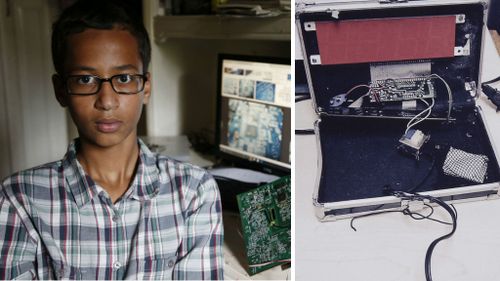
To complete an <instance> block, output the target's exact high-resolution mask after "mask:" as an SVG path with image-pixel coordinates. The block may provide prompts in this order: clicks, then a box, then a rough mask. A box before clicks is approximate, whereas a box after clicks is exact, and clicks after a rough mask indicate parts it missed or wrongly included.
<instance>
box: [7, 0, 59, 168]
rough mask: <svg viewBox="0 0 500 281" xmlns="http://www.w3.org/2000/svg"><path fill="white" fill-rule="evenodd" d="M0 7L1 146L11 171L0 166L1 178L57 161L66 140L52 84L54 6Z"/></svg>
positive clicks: (23, 0)
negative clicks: (6, 154)
mask: <svg viewBox="0 0 500 281" xmlns="http://www.w3.org/2000/svg"><path fill="white" fill-rule="evenodd" d="M1 2H2V4H1V5H0V44H1V45H0V52H1V54H0V57H1V58H2V61H1V63H0V67H2V71H1V72H0V75H3V77H2V80H3V83H2V87H0V91H2V94H1V95H0V98H3V100H0V101H2V106H0V109H2V108H4V109H5V111H6V112H5V113H4V114H3V116H2V119H4V120H3V122H1V121H0V137H1V138H2V140H1V141H0V143H1V144H5V145H7V147H8V148H9V152H10V157H9V158H10V159H9V161H10V165H9V167H7V168H6V167H5V165H6V162H7V161H5V160H2V162H0V163H1V164H2V169H0V171H1V172H2V174H0V176H2V177H3V176H5V175H6V174H5V173H6V171H7V173H11V172H14V171H17V170H20V169H26V168H29V167H32V166H35V165H39V164H42V163H46V162H49V161H53V160H57V159H60V158H61V157H62V156H63V155H64V152H65V150H66V146H67V142H68V140H67V128H66V126H67V122H66V116H65V113H64V110H63V109H62V108H60V106H59V105H58V103H57V101H56V99H55V97H54V94H53V89H52V83H51V76H52V74H53V73H54V71H53V67H52V60H51V54H50V33H51V24H52V21H53V18H54V15H55V13H56V12H55V11H56V7H57V1H56V0H16V1H8V2H7V1H1ZM7 3H9V4H10V7H7V6H6V5H7ZM6 132H7V134H6ZM7 135H8V138H7ZM4 150H5V149H4ZM2 158H3V157H2Z"/></svg>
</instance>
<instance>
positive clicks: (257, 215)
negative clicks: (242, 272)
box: [237, 176, 291, 275]
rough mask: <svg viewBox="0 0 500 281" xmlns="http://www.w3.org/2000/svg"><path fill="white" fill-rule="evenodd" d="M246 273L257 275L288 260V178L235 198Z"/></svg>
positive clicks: (289, 255) (289, 234)
mask: <svg viewBox="0 0 500 281" xmlns="http://www.w3.org/2000/svg"><path fill="white" fill-rule="evenodd" d="M237 199H238V207H239V209H240V216H241V224H242V229H243V236H244V239H245V246H246V254H247V259H248V265H249V267H248V273H249V274H250V275H253V274H256V273H259V272H261V271H263V270H266V269H269V268H271V267H274V266H276V265H280V264H284V263H288V262H290V259H291V181H290V176H286V177H283V178H281V179H279V180H277V181H274V182H271V183H268V184H266V185H263V186H260V187H258V188H256V189H253V190H251V191H248V192H245V193H241V194H238V196H237Z"/></svg>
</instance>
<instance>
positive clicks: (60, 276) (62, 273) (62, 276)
mask: <svg viewBox="0 0 500 281" xmlns="http://www.w3.org/2000/svg"><path fill="white" fill-rule="evenodd" d="M58 277H59V279H63V278H64V269H61V270H59V276H58Z"/></svg>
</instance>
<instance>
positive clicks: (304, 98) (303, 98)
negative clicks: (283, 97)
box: [295, 96, 311, 103]
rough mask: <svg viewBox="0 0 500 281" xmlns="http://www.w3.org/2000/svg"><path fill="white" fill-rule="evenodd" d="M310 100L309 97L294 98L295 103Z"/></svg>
mask: <svg viewBox="0 0 500 281" xmlns="http://www.w3.org/2000/svg"><path fill="white" fill-rule="evenodd" d="M310 99H311V96H297V97H296V98H295V103H298V102H301V101H305V100H310Z"/></svg>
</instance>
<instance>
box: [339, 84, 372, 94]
mask: <svg viewBox="0 0 500 281" xmlns="http://www.w3.org/2000/svg"><path fill="white" fill-rule="evenodd" d="M362 87H366V88H368V92H367V93H366V94H365V95H367V94H368V93H369V92H370V89H371V88H370V85H366V84H359V85H356V86H354V87H352V88H351V89H350V90H349V91H347V92H346V93H345V95H346V96H347V95H349V94H350V93H352V92H353V91H354V90H356V89H359V88H362ZM365 95H364V96H365Z"/></svg>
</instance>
